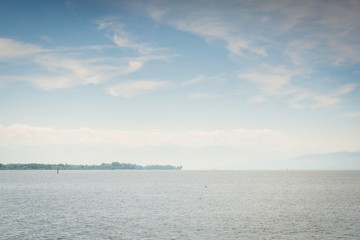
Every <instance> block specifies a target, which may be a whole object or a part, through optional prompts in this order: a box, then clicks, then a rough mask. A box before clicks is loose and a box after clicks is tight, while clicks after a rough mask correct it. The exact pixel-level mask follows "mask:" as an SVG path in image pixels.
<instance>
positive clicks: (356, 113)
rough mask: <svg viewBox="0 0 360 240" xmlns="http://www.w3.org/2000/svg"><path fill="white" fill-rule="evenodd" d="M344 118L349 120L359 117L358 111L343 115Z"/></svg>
mask: <svg viewBox="0 0 360 240" xmlns="http://www.w3.org/2000/svg"><path fill="white" fill-rule="evenodd" d="M345 117H349V118H357V117H360V111H355V112H349V113H347V114H345Z"/></svg>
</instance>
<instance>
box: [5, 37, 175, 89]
mask: <svg viewBox="0 0 360 240" xmlns="http://www.w3.org/2000/svg"><path fill="white" fill-rule="evenodd" d="M109 47H111V46H85V47H77V48H72V47H70V48H62V47H58V48H54V49H48V50H45V49H43V48H41V47H38V46H36V45H32V44H26V43H23V42H18V41H15V40H12V39H4V38H0V60H1V59H8V58H20V57H25V56H26V57H27V58H26V59H25V60H24V62H21V64H28V65H31V66H33V68H34V69H35V68H36V69H37V72H39V73H38V74H34V73H33V72H32V73H27V72H21V74H19V75H12V76H11V75H7V76H6V75H2V76H0V80H1V85H2V86H3V85H4V84H5V83H7V82H10V81H26V82H29V83H31V84H34V85H35V86H37V87H39V88H41V89H43V90H47V91H48V90H53V89H63V88H70V87H74V86H78V85H86V84H102V83H104V82H106V81H110V80H112V79H114V78H117V77H119V76H122V75H127V74H130V73H133V72H136V71H139V70H140V69H141V68H142V67H143V65H144V64H145V63H146V62H148V61H153V60H167V59H168V57H167V56H162V55H143V56H141V55H140V56H138V57H121V58H120V57H103V58H101V57H98V58H94V57H84V56H86V54H88V53H89V52H91V51H97V52H98V53H99V54H102V51H103V50H104V49H107V48H109ZM11 64H13V62H9V65H8V66H10V67H11ZM15 64H19V63H18V62H17V63H15Z"/></svg>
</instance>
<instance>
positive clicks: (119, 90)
mask: <svg viewBox="0 0 360 240" xmlns="http://www.w3.org/2000/svg"><path fill="white" fill-rule="evenodd" d="M169 85H170V84H169V82H168V81H128V82H123V83H119V84H116V85H114V86H111V87H109V88H108V89H107V91H108V93H109V94H110V95H113V96H120V97H132V96H135V95H142V94H146V93H149V92H152V91H155V90H159V89H161V88H165V87H168V86H169Z"/></svg>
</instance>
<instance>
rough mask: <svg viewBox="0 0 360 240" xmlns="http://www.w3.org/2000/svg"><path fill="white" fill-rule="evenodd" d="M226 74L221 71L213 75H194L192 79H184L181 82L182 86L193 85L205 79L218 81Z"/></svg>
mask: <svg viewBox="0 0 360 240" xmlns="http://www.w3.org/2000/svg"><path fill="white" fill-rule="evenodd" d="M225 75H226V73H221V74H218V75H213V76H207V75H197V76H196V77H194V78H193V79H190V80H188V81H185V82H184V83H183V86H188V85H193V84H196V83H199V82H202V81H204V80H205V81H206V80H218V81H222V80H223V77H224V76H225Z"/></svg>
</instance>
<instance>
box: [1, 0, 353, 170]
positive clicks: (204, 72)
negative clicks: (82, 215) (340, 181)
mask: <svg viewBox="0 0 360 240" xmlns="http://www.w3.org/2000/svg"><path fill="white" fill-rule="evenodd" d="M359 12H360V2H358V1H350V0H349V1H346V0H345V1H341V2H328V1H324V0H318V1H301V2H296V1H288V2H286V1H285V2H284V1H271V2H267V1H254V2H248V1H212V0H210V1H203V0H196V1H160V0H159V1H157V0H154V1H140V0H139V1H138V0H135V1H112V0H107V1H100V0H92V1H82V0H64V1H51V2H50V1H21V0H20V1H7V0H5V1H2V3H1V8H0V20H1V21H0V22H1V34H0V116H1V118H0V156H1V159H0V163H3V164H7V163H15V162H16V163H30V162H36V163H49V164H55V163H68V164H89V165H91V164H101V163H103V162H126V163H133V164H139V165H153V164H160V165H165V164H170V165H175V166H178V165H182V166H184V169H194V170H195V169H219V170H221V169H227V170H231V169H234V170H235V169H240V170H241V169H274V168H275V169H287V168H288V166H289V165H291V164H290V163H291V162H290V161H291V159H294V158H297V157H300V156H304V155H309V154H328V153H337V152H360V104H359V103H360V90H359V80H360V71H359V69H360V44H359V34H360V29H359V27H358V23H359V22H360V15H359ZM327 161H328V162H327ZM331 161H332V160H331ZM331 161H330V160H327V159H322V161H321V164H322V165H321V166H323V168H324V169H327V168H329V167H330V165H331V166H336V167H337V169H341V168H345V167H347V168H351V167H352V166H355V165H353V164H348V165H346V164H347V163H343V165H336V164H338V163H336V164H335V163H334V162H331ZM297 164H300V165H299V167H300V168H301V167H303V168H306V167H307V166H309V164H310V165H311V164H313V162H311V161H310V162H307V163H305V162H304V163H303V165H301V162H298V163H297ZM340 164H341V163H340ZM356 166H357V169H359V168H360V159H359V161H358V163H357V165H356Z"/></svg>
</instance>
